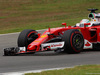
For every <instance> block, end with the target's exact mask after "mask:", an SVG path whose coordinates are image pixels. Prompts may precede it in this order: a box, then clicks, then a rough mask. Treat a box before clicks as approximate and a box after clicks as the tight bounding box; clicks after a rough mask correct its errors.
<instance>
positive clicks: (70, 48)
mask: <svg viewBox="0 0 100 75" xmlns="http://www.w3.org/2000/svg"><path fill="white" fill-rule="evenodd" d="M88 10H89V11H91V12H90V14H89V16H88V17H89V18H91V21H89V20H88V19H83V20H82V21H81V22H80V23H77V24H76V25H75V26H66V23H62V25H65V27H59V28H48V30H46V31H45V32H44V33H43V34H40V33H38V32H37V31H35V30H32V29H26V30H23V31H22V32H21V33H20V34H19V37H18V47H11V48H5V49H4V55H5V56H10V55H16V54H20V53H28V52H29V53H35V52H39V51H51V50H54V51H55V52H57V51H58V50H62V51H63V52H66V53H80V52H81V51H82V50H84V49H91V50H93V49H94V50H99V49H100V13H95V11H97V10H98V9H88Z"/></svg>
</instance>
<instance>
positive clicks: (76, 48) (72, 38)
mask: <svg viewBox="0 0 100 75" xmlns="http://www.w3.org/2000/svg"><path fill="white" fill-rule="evenodd" d="M63 40H64V41H65V44H64V52H66V53H80V52H81V51H82V50H83V46H84V38H83V35H82V34H81V32H80V31H79V30H76V29H70V30H67V31H65V32H64V34H63Z"/></svg>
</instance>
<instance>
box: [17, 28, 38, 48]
mask: <svg viewBox="0 0 100 75" xmlns="http://www.w3.org/2000/svg"><path fill="white" fill-rule="evenodd" d="M37 38H38V35H37V32H36V31H35V30H31V29H26V30H23V31H22V32H21V33H20V34H19V37H18V47H26V48H27V46H28V45H29V44H30V43H31V42H33V41H34V40H35V39H37Z"/></svg>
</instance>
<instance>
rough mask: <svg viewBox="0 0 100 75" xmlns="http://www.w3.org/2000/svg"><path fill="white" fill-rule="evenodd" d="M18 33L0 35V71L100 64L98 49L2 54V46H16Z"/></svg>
mask: <svg viewBox="0 0 100 75" xmlns="http://www.w3.org/2000/svg"><path fill="white" fill-rule="evenodd" d="M18 34H19V33H16V34H7V35H0V73H6V72H18V71H28V70H40V69H49V68H59V67H72V66H76V65H83V64H100V51H84V52H81V53H80V54H64V53H54V52H53V51H50V52H38V53H36V54H34V55H33V54H28V55H27V54H21V55H19V56H3V48H6V47H16V46H17V37H18Z"/></svg>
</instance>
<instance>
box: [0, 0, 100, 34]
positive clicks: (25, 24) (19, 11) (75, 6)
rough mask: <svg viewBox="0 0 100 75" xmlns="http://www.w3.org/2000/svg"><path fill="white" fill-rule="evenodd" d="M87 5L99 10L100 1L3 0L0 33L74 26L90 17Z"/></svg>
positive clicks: (1, 3)
mask: <svg viewBox="0 0 100 75" xmlns="http://www.w3.org/2000/svg"><path fill="white" fill-rule="evenodd" d="M87 8H98V9H100V0H13V1H11V0H1V1H0V33H1V34H3V33H12V32H20V31H22V30H24V29H35V30H38V29H44V28H46V29H47V28H48V27H59V26H61V23H62V22H67V25H75V24H76V23H77V22H80V20H81V19H83V18H88V13H89V11H87ZM98 12H100V10H99V11H98Z"/></svg>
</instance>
